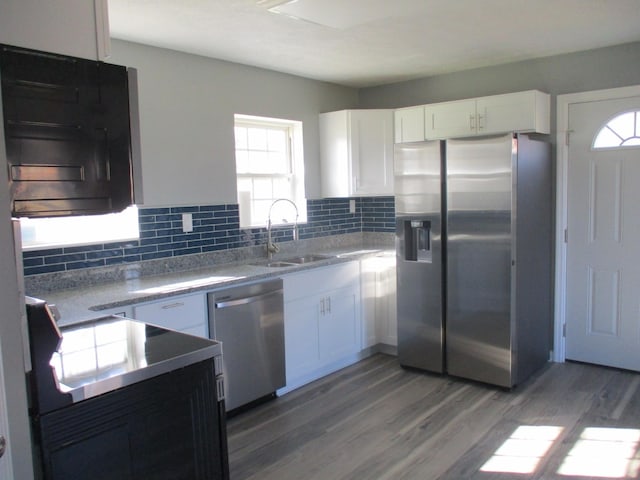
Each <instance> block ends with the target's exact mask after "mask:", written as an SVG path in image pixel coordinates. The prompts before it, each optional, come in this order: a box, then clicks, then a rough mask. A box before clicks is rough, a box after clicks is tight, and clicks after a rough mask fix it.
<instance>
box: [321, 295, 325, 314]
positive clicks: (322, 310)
mask: <svg viewBox="0 0 640 480" xmlns="http://www.w3.org/2000/svg"><path fill="white" fill-rule="evenodd" d="M320 315H324V298H323V299H322V300H320Z"/></svg>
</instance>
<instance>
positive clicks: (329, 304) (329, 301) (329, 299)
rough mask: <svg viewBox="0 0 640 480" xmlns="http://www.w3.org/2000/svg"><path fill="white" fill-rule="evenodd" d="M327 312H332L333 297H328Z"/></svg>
mask: <svg viewBox="0 0 640 480" xmlns="http://www.w3.org/2000/svg"><path fill="white" fill-rule="evenodd" d="M327 313H331V297H327Z"/></svg>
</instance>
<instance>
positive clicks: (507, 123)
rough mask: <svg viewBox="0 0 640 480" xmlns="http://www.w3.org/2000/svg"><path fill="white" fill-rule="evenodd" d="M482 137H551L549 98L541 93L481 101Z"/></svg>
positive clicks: (479, 125) (513, 95)
mask: <svg viewBox="0 0 640 480" xmlns="http://www.w3.org/2000/svg"><path fill="white" fill-rule="evenodd" d="M477 110H478V134H483V133H486V134H492V133H505V132H538V133H549V96H548V95H547V94H543V93H542V92H538V91H534V90H531V91H527V92H517V93H509V94H506V95H493V96H490V97H482V98H479V99H478V100H477Z"/></svg>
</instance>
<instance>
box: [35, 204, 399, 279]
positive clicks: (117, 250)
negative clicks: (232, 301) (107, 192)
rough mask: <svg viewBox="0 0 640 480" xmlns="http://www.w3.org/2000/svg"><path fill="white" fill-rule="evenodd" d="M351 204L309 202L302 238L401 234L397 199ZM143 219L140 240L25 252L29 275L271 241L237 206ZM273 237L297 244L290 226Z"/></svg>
mask: <svg viewBox="0 0 640 480" xmlns="http://www.w3.org/2000/svg"><path fill="white" fill-rule="evenodd" d="M349 200H350V199H348V198H329V199H321V200H308V201H307V223H305V224H303V225H300V228H299V234H300V239H310V238H316V237H324V236H329V235H341V234H346V233H357V232H388V233H392V232H394V231H395V206H394V205H395V202H394V198H393V197H362V198H357V199H355V202H356V213H349ZM183 213H191V214H192V216H193V232H189V233H184V232H183V231H182V214H183ZM138 215H139V222H140V239H139V240H132V241H128V242H116V243H106V244H102V245H87V246H79V247H64V248H52V249H46V250H33V251H28V252H24V254H23V257H24V274H25V275H36V274H40V273H52V272H62V271H71V270H78V269H83V268H91V267H103V266H109V265H116V264H123V263H133V262H140V261H144V260H153V259H158V258H165V257H176V256H180V255H189V254H194V253H206V252H211V251H214V250H228V249H232V248H238V247H246V246H252V245H258V244H263V243H265V242H266V230H265V229H264V228H256V229H240V221H239V212H238V205H237V204H228V205H201V206H189V207H166V208H143V207H141V208H140V209H139V211H138ZM272 233H273V236H274V237H275V240H276V241H280V242H282V241H287V240H292V231H291V229H290V228H276V229H274V230H273V232H272Z"/></svg>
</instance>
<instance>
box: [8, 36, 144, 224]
mask: <svg viewBox="0 0 640 480" xmlns="http://www.w3.org/2000/svg"><path fill="white" fill-rule="evenodd" d="M0 76H1V77H2V108H3V117H4V134H5V144H6V153H7V163H8V165H7V168H8V175H9V190H10V196H11V211H12V215H14V216H15V217H55V216H64V215H93V214H104V213H113V212H119V211H121V210H123V209H125V208H126V207H127V206H129V205H131V204H132V203H133V201H134V200H133V172H132V155H131V124H130V117H129V111H130V108H129V78H128V73H127V68H125V67H122V66H118V65H111V64H107V63H103V62H96V61H91V60H85V59H81V58H75V57H67V56H62V55H58V54H50V53H45V52H39V51H34V50H27V49H22V48H17V47H12V46H7V45H2V46H0Z"/></svg>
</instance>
